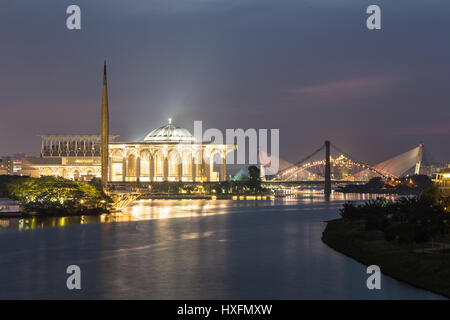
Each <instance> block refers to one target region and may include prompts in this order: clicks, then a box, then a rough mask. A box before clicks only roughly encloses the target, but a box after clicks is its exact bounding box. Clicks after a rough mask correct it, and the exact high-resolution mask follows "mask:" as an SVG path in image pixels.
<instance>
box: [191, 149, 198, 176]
mask: <svg viewBox="0 0 450 320" xmlns="http://www.w3.org/2000/svg"><path fill="white" fill-rule="evenodd" d="M196 158H197V157H195V151H193V152H191V168H192V169H191V170H192V173H191V174H192V181H194V182H195V181H196V180H197V161H196Z"/></svg>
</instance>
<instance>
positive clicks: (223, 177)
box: [220, 153, 227, 181]
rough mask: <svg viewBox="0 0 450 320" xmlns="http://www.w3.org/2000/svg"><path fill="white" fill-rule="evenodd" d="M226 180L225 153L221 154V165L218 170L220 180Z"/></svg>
mask: <svg viewBox="0 0 450 320" xmlns="http://www.w3.org/2000/svg"><path fill="white" fill-rule="evenodd" d="M226 180H227V156H226V153H225V154H223V155H222V167H221V170H220V181H226Z"/></svg>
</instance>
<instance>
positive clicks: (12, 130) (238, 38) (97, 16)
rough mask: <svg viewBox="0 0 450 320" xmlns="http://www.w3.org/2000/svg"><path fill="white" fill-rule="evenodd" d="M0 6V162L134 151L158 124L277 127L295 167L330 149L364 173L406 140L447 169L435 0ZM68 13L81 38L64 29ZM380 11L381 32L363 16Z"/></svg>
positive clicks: (443, 24)
mask: <svg viewBox="0 0 450 320" xmlns="http://www.w3.org/2000/svg"><path fill="white" fill-rule="evenodd" d="M336 2H337V1H334V0H306V1H300V0H295V1H294V0H276V1H274V0H270V1H269V0H209V1H206V0H134V1H133V2H125V1H113V0H108V1H107V0H95V1H92V0H91V1H87V0H75V1H50V0H41V1H39V2H37V1H7V2H6V3H4V4H2V10H0V37H1V39H2V55H1V58H0V70H2V72H1V75H0V114H1V116H0V119H1V120H0V157H1V156H3V155H12V154H14V153H18V152H24V153H26V154H28V155H38V154H39V151H40V138H39V135H40V134H57V133H64V134H99V133H100V108H101V90H102V71H103V61H104V59H106V60H107V62H108V90H109V108H110V133H111V134H117V135H120V138H119V139H120V140H127V141H132V140H140V139H143V138H144V136H145V135H146V134H147V133H148V132H149V131H151V130H152V129H154V128H157V127H160V126H163V125H165V124H166V123H167V119H168V118H172V119H173V123H174V124H176V125H178V126H181V127H185V128H187V129H188V130H190V131H191V132H192V131H193V124H194V121H195V120H202V121H203V125H204V129H207V128H219V129H223V130H224V129H226V128H244V129H246V128H257V129H259V128H267V129H272V128H279V129H280V140H281V141H280V156H281V158H283V159H285V160H288V161H291V162H295V161H297V160H299V159H301V158H303V157H304V156H306V155H308V154H310V153H311V152H312V151H314V150H315V149H317V148H318V147H319V146H320V145H321V144H322V143H323V141H324V140H327V139H328V140H331V141H332V142H333V143H335V144H336V145H338V146H340V147H342V148H343V149H344V150H345V151H347V152H348V153H350V154H351V155H353V156H355V157H356V158H357V159H360V160H363V161H367V162H370V163H372V164H373V163H378V162H381V161H383V160H385V159H387V158H390V157H393V156H395V155H397V154H400V153H402V152H404V151H407V150H409V149H412V148H413V147H415V146H417V145H418V144H419V143H420V142H424V143H425V149H426V152H427V153H428V154H429V155H431V157H432V158H433V159H434V160H442V161H450V142H449V141H450V125H449V122H450V121H449V120H450V108H449V101H450V89H449V88H450V62H449V56H450V42H449V41H448V36H449V30H450V20H449V17H450V2H448V0H429V1H426V2H425V1H419V0H398V1H395V2H393V1H365V0H362V1H360V0H341V1H339V2H338V3H336ZM70 4H77V5H79V6H80V7H81V10H82V30H81V31H69V30H68V29H67V28H66V26H65V20H66V18H67V16H68V15H67V14H66V13H65V11H66V8H67V7H68V6H69V5H70ZM370 4H378V5H379V6H380V7H381V8H382V30H380V31H369V30H367V28H366V27H365V21H366V20H365V19H366V17H367V15H366V14H365V9H366V8H367V6H369V5H370Z"/></svg>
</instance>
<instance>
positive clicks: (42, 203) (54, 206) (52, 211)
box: [0, 176, 111, 216]
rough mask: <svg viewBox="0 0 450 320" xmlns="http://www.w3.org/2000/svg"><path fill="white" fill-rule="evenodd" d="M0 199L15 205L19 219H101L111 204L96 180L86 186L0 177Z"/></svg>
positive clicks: (58, 180) (49, 179) (57, 180)
mask: <svg viewBox="0 0 450 320" xmlns="http://www.w3.org/2000/svg"><path fill="white" fill-rule="evenodd" d="M0 197H5V198H9V199H11V200H14V201H16V202H17V203H18V204H19V205H20V214H21V215H22V216H72V215H100V214H103V213H107V212H109V206H110V204H111V199H110V198H109V197H108V196H107V195H106V194H104V192H103V191H102V189H101V185H100V183H99V181H98V179H94V180H92V181H91V182H89V183H87V182H78V181H72V180H67V179H64V178H61V177H50V176H49V177H41V178H30V177H22V176H0ZM2 216H7V215H2Z"/></svg>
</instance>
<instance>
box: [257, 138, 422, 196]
mask: <svg viewBox="0 0 450 320" xmlns="http://www.w3.org/2000/svg"><path fill="white" fill-rule="evenodd" d="M423 147H424V146H423V144H420V145H419V146H417V147H415V148H413V149H411V150H408V151H406V152H404V153H402V154H399V155H397V156H395V157H393V158H390V159H388V160H386V161H383V162H381V163H379V164H376V165H370V164H368V163H366V162H362V161H360V160H358V159H355V158H354V157H352V156H351V155H349V154H348V153H347V152H345V151H343V150H342V149H341V148H340V147H338V146H336V145H335V144H333V143H331V142H329V141H325V143H324V144H323V145H322V146H321V147H320V148H318V149H317V150H315V151H314V152H313V153H311V154H310V155H308V156H307V157H304V158H303V159H301V160H299V161H297V162H296V163H295V164H292V165H289V166H287V167H286V168H284V169H282V170H280V171H279V172H278V173H277V174H275V175H274V177H273V178H272V179H271V180H270V181H269V182H273V183H276V182H291V183H295V182H299V183H300V182H303V183H305V182H312V181H315V182H320V181H322V182H324V183H325V191H326V192H327V189H328V188H330V184H331V182H351V181H360V182H364V181H368V180H370V179H371V178H373V177H383V178H393V179H397V178H400V177H402V176H405V175H407V174H419V173H420V165H421V162H422V156H423ZM260 162H261V168H262V170H265V166H264V163H263V161H261V157H260ZM328 190H329V189H328Z"/></svg>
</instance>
